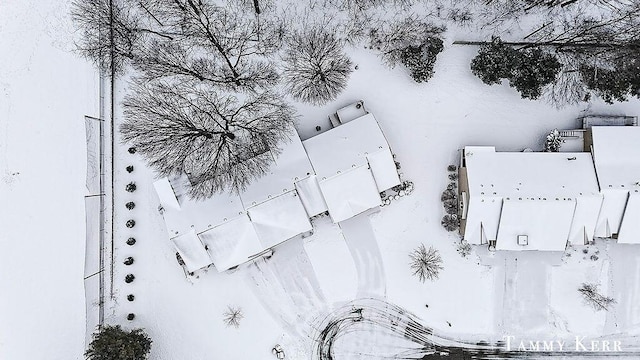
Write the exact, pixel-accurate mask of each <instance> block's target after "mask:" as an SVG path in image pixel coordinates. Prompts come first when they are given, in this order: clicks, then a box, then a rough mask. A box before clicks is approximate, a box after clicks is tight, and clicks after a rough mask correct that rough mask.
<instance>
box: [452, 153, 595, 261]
mask: <svg viewBox="0 0 640 360" xmlns="http://www.w3.org/2000/svg"><path fill="white" fill-rule="evenodd" d="M464 151H465V166H466V169H467V178H468V185H469V194H468V195H469V205H468V210H467V217H466V226H465V239H466V240H467V241H468V242H469V243H472V244H483V243H486V242H488V241H491V240H496V248H497V249H503V250H543V251H555V250H564V249H565V247H566V244H567V241H569V242H570V243H573V244H584V243H585V242H587V241H591V240H592V239H593V237H594V235H595V233H596V231H595V229H596V220H597V218H598V214H599V213H600V208H601V205H602V202H603V200H602V199H603V196H602V195H601V194H600V192H599V188H598V183H597V179H596V174H595V169H594V167H593V161H592V158H591V154H589V153H534V152H496V151H495V148H494V147H489V146H478V147H466V148H465V149H464ZM547 216H550V217H552V218H549V219H547V218H546V217H547ZM518 235H523V236H525V235H526V236H528V238H529V241H528V245H526V246H523V245H519V244H518V241H517V239H518Z"/></svg>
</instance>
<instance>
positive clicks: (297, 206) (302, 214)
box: [248, 190, 313, 255]
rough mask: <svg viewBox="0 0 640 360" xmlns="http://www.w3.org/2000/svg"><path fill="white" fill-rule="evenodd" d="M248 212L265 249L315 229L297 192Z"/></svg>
mask: <svg viewBox="0 0 640 360" xmlns="http://www.w3.org/2000/svg"><path fill="white" fill-rule="evenodd" d="M248 212H249V218H250V219H251V223H252V224H253V227H254V229H255V231H256V233H257V234H258V238H259V239H260V243H261V244H262V247H263V248H264V249H268V248H270V247H272V246H275V245H278V244H280V243H281V242H283V241H285V240H289V239H291V238H292V237H294V236H297V235H299V234H302V233H305V232H308V231H311V230H312V229H313V228H312V227H311V222H309V215H307V212H306V211H305V209H304V206H303V205H302V202H301V200H300V197H299V196H298V194H297V192H296V191H295V190H292V191H289V192H287V193H284V194H282V195H279V196H276V197H274V198H271V199H269V200H267V201H265V202H263V203H261V204H259V205H256V206H253V207H251V208H249V209H248ZM250 255H251V254H250Z"/></svg>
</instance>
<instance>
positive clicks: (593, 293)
mask: <svg viewBox="0 0 640 360" xmlns="http://www.w3.org/2000/svg"><path fill="white" fill-rule="evenodd" d="M578 291H579V292H580V294H582V297H583V298H584V300H585V302H586V303H587V304H589V305H590V306H591V307H593V309H594V310H596V311H600V310H609V307H611V305H613V304H615V303H616V300H615V299H614V298H610V297H606V296H604V295H602V294H600V293H599V292H598V285H596V284H587V283H582V285H581V286H580V288H579V289H578Z"/></svg>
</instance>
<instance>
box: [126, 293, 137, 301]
mask: <svg viewBox="0 0 640 360" xmlns="http://www.w3.org/2000/svg"><path fill="white" fill-rule="evenodd" d="M135 298H136V297H135V296H133V294H129V295H127V300H129V301H133V300H135Z"/></svg>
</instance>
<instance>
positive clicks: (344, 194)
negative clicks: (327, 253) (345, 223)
mask: <svg viewBox="0 0 640 360" xmlns="http://www.w3.org/2000/svg"><path fill="white" fill-rule="evenodd" d="M320 189H321V190H322V194H323V196H324V199H325V201H326V202H327V206H328V208H329V215H331V219H332V220H333V222H336V223H337V222H340V221H342V220H346V219H349V218H351V217H353V216H355V215H358V214H360V213H362V212H364V211H366V210H369V209H371V208H374V207H376V206H379V205H380V204H381V199H380V193H379V192H378V188H377V187H376V183H375V180H374V178H373V174H372V173H371V171H370V170H369V169H368V168H367V166H366V165H361V166H359V167H356V168H355V169H351V170H348V171H346V172H343V173H341V174H338V175H336V176H333V177H330V178H328V179H326V180H322V181H320Z"/></svg>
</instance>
